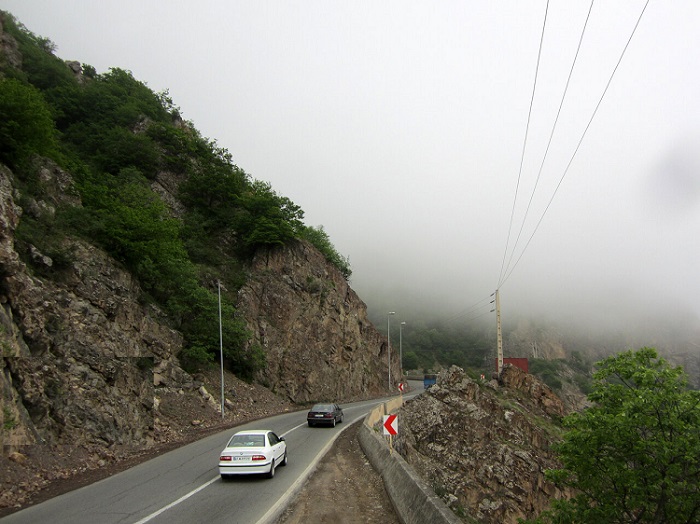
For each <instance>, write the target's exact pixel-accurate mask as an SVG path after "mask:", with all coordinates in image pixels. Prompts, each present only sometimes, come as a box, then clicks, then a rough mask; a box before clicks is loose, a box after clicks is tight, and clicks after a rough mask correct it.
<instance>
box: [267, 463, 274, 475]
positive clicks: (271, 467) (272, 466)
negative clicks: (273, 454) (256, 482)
mask: <svg viewBox="0 0 700 524" xmlns="http://www.w3.org/2000/svg"><path fill="white" fill-rule="evenodd" d="M274 476H275V459H272V463H271V464H270V472H269V473H268V474H267V478H270V479H271V478H272V477H274Z"/></svg>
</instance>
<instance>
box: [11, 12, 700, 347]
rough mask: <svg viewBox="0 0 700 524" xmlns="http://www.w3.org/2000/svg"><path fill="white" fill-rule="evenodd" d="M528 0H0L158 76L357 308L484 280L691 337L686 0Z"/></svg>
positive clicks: (30, 22)
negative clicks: (262, 190) (295, 209)
mask: <svg viewBox="0 0 700 524" xmlns="http://www.w3.org/2000/svg"><path fill="white" fill-rule="evenodd" d="M547 5H548V4H547V2H545V1H543V0H542V1H529V0H528V1H520V2H513V1H511V0H507V1H506V0H504V1H493V0H489V1H479V2H477V1H465V2H457V1H437V2H417V1H398V0H396V1H387V2H375V1H359V2H338V1H334V0H330V1H324V2H289V1H279V0H278V1H264V2H240V1H233V2H229V1H211V0H210V1H197V2H194V1H172V0H169V1H165V0H150V1H148V2H141V1H134V0H128V1H124V0H120V1H119V2H116V1H112V0H103V1H101V2H94V1H92V0H82V1H70V0H68V1H65V2H60V3H59V2H55V1H49V0H29V1H27V0H0V8H2V9H5V10H8V11H10V12H11V13H13V14H14V15H15V16H16V17H17V18H18V19H19V20H20V21H21V22H22V23H24V24H25V25H26V26H27V28H28V29H29V30H31V31H32V32H34V33H35V34H38V35H41V36H45V37H48V38H50V39H51V40H52V41H53V42H54V43H55V44H56V46H57V51H56V54H57V55H58V56H60V57H61V58H64V59H67V60H79V61H81V62H83V63H87V64H90V65H92V66H94V67H95V68H96V69H97V71H98V72H105V71H107V69H108V68H109V67H121V68H123V69H127V70H130V71H132V72H133V74H134V76H135V77H136V78H137V79H139V80H141V81H144V82H145V83H147V84H148V86H149V87H151V88H152V89H153V90H155V91H161V90H164V89H168V90H169V92H170V95H171V97H172V98H173V100H174V102H175V104H176V105H178V106H179V107H180V108H181V110H182V114H183V116H184V118H185V119H187V120H190V121H192V122H193V123H194V125H195V127H196V128H197V129H198V130H200V132H201V133H202V134H203V135H204V136H207V137H210V138H212V139H215V140H216V141H217V142H218V144H219V145H220V146H222V147H225V148H226V149H228V150H229V151H230V152H231V153H232V155H233V158H234V161H235V162H236V163H237V165H239V166H240V167H241V168H243V169H244V170H245V171H246V172H248V173H249V174H250V175H251V176H252V177H254V178H257V179H261V180H265V181H269V182H270V183H271V184H272V187H273V188H274V189H275V190H276V191H278V192H279V193H280V194H282V195H284V196H286V197H288V198H290V199H291V200H293V201H294V202H295V203H296V204H298V205H299V206H301V207H302V208H303V209H304V211H305V221H306V223H307V224H308V225H313V226H319V225H322V226H323V227H324V229H325V230H326V232H327V233H328V234H329V235H330V238H331V240H332V242H333V243H334V245H335V247H336V248H337V250H338V251H339V252H340V253H341V254H342V255H344V256H346V257H348V259H349V261H350V264H351V267H352V270H353V275H352V278H351V284H352V287H353V288H354V289H355V290H356V291H357V292H358V294H359V295H360V297H361V298H362V299H363V300H364V301H365V302H366V303H367V304H368V308H369V311H370V313H371V314H372V316H373V317H374V318H385V317H386V312H388V311H396V312H397V315H396V317H395V318H396V321H406V322H407V323H409V324H410V323H411V322H416V321H418V320H419V319H420V320H421V321H424V320H426V319H429V318H436V319H442V320H449V321H451V322H457V323H460V322H461V323H464V324H468V323H469V322H476V321H479V322H482V321H486V322H495V318H494V314H493V313H489V311H490V309H491V308H492V307H493V305H490V304H489V297H490V295H491V294H492V293H493V292H494V291H495V290H496V288H499V290H500V298H501V306H502V316H503V318H504V319H505V320H509V319H510V320H513V319H515V318H518V317H519V316H522V315H533V316H538V317H540V316H541V317H545V318H550V319H552V320H556V321H561V322H564V323H566V324H570V325H576V326H579V327H581V328H582V329H588V330H601V332H602V331H605V330H610V329H612V330H618V329H621V326H624V327H625V328H626V329H638V328H639V329H640V328H641V327H644V329H646V330H649V331H650V332H652V333H651V335H650V338H653V336H654V335H653V331H654V330H655V329H657V328H656V327H655V326H656V325H657V323H658V326H659V327H658V329H659V330H665V329H668V327H669V326H674V328H673V329H676V327H677V326H679V325H680V329H683V328H688V329H689V330H691V331H692V330H695V331H694V332H695V333H697V326H698V323H699V318H700V306H699V305H698V296H699V295H700V278H699V277H698V265H699V262H700V242H698V240H697V236H698V231H700V147H698V145H699V144H700V102H699V100H700V97H698V93H700V70H699V69H698V67H697V66H698V64H700V33H699V32H698V31H697V21H698V20H700V3H699V2H697V1H696V0H676V1H674V2H650V3H649V5H648V6H647V5H646V1H645V0H635V1H632V0H630V1H626V2H597V3H596V4H595V5H593V7H592V9H591V11H590V16H589V17H588V13H589V8H590V6H591V4H590V3H589V2H583V1H578V0H577V1H572V0H570V1H566V2H564V1H558V2H551V3H550V5H549V7H548V8H547ZM545 12H546V24H544V21H545ZM587 17H588V18H587ZM587 20H588V21H587ZM586 21H587V22H586ZM584 24H586V25H585V27H586V30H585V33H584V36H583V38H582V40H581V34H582V30H583V28H584ZM543 25H544V31H543ZM635 28H636V29H635ZM540 40H542V47H541V52H540ZM580 40H581V45H580V49H579V41H580ZM574 59H576V60H575V67H573V70H572V65H573V64H574ZM538 64H539V67H538ZM570 71H571V77H570V79H569V73H570ZM565 92H566V96H565V97H564V98H562V97H563V96H564V93H565ZM533 93H534V95H533ZM562 100H563V102H562ZM560 107H561V109H560ZM555 122H556V126H555ZM550 137H551V140H550ZM516 240H517V243H516ZM417 317H418V318H417ZM679 319H682V321H680V320H679Z"/></svg>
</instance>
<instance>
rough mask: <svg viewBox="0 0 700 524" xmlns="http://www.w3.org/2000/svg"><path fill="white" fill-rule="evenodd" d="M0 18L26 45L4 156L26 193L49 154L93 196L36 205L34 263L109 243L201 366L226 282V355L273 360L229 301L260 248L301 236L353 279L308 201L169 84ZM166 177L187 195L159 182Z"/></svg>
mask: <svg viewBox="0 0 700 524" xmlns="http://www.w3.org/2000/svg"><path fill="white" fill-rule="evenodd" d="M0 15H1V16H2V26H3V28H4V31H5V32H6V33H7V34H9V35H10V36H11V37H12V38H13V39H14V41H16V43H17V47H16V48H13V47H12V46H6V47H5V48H4V49H3V53H2V55H1V56H0V144H2V148H1V149H0V163H3V164H5V165H7V166H8V167H9V168H10V169H11V170H12V172H13V173H14V175H15V177H16V180H15V184H16V185H18V186H19V188H20V189H21V192H22V195H23V199H24V202H25V203H27V202H28V201H30V200H41V199H42V198H44V197H46V196H47V195H46V190H45V189H46V188H45V187H43V181H42V180H41V179H40V176H39V167H40V166H41V165H43V164H44V163H45V162H46V159H50V161H52V162H54V163H55V164H57V165H58V166H60V168H62V169H64V170H65V171H67V172H68V173H70V175H71V176H72V177H73V180H74V181H75V189H76V190H77V193H78V194H77V195H76V197H77V198H78V199H79V200H80V202H81V203H82V205H78V206H74V205H70V206H68V205H61V203H57V206H56V210H55V213H27V214H25V215H24V216H23V219H22V221H21V224H20V227H19V229H18V231H17V238H16V243H17V249H18V251H19V252H20V253H21V254H22V256H23V260H24V261H25V262H26V263H27V264H28V265H30V267H33V268H34V270H35V271H37V272H42V276H43V277H45V278H51V279H56V280H60V279H61V276H62V273H61V270H62V268H65V267H67V266H68V265H69V264H70V262H71V258H72V253H71V252H70V251H68V250H66V248H65V247H64V246H65V245H66V244H65V242H63V239H65V238H67V237H82V238H85V239H87V240H89V242H90V243H92V244H95V245H98V246H100V247H101V248H103V249H104V250H105V251H107V252H108V253H109V254H110V255H111V256H112V257H114V258H115V259H116V260H117V261H119V262H121V263H122V264H123V265H124V266H125V268H127V269H128V270H129V271H130V272H131V273H132V274H133V275H135V276H136V277H137V278H138V280H139V282H140V285H141V288H142V290H143V292H144V296H143V300H144V301H152V302H154V303H155V304H157V305H158V306H159V307H160V308H161V309H162V310H163V311H165V312H166V313H167V314H168V315H169V317H170V321H171V323H172V325H173V326H174V327H175V328H176V329H178V331H180V332H181V333H182V334H183V336H184V339H185V344H184V349H183V353H182V355H181V359H182V361H183V362H184V363H185V364H186V365H188V366H189V367H190V368H194V367H197V366H198V365H199V364H201V363H204V362H207V361H209V360H211V359H212V358H213V355H214V354H216V352H218V349H219V329H218V325H216V322H217V319H218V314H217V308H218V291H219V286H218V283H221V284H222V287H221V290H222V310H223V315H222V318H223V326H222V327H223V333H224V337H223V338H224V340H225V341H226V343H225V347H224V356H225V357H226V364H227V366H228V367H229V368H230V369H231V370H232V371H234V372H235V373H236V374H238V375H239V376H243V377H250V376H252V374H253V373H255V372H256V371H257V370H259V369H262V367H263V366H264V364H265V357H264V354H263V352H262V351H261V350H260V348H259V347H257V346H255V345H253V346H250V345H248V346H250V347H249V348H248V349H247V350H243V349H242V348H243V347H244V342H245V341H246V340H248V339H249V333H248V332H247V330H246V329H245V327H244V325H243V324H242V323H241V322H240V320H238V319H237V318H236V316H235V314H234V313H235V309H234V306H233V305H232V304H233V299H234V298H235V293H236V291H237V289H239V288H240V286H241V285H242V284H243V283H244V282H245V281H246V271H245V268H246V264H247V263H248V261H249V260H250V259H251V257H252V256H253V255H254V254H255V253H257V252H260V251H261V250H267V249H270V248H272V247H275V246H280V245H285V244H287V243H288V242H290V241H291V240H293V239H298V238H302V239H306V240H308V241H309V242H311V243H312V244H313V245H314V246H316V247H317V248H318V249H319V250H320V251H321V253H323V255H324V256H325V257H326V259H327V260H328V261H329V262H331V263H332V264H334V265H335V266H336V267H337V268H338V269H339V270H340V271H341V273H342V274H343V275H344V276H345V278H346V279H347V278H349V277H350V275H351V270H350V266H349V263H348V261H347V259H346V258H345V257H343V256H342V255H340V254H339V253H338V252H337V251H336V250H335V248H334V246H333V244H332V243H331V241H330V239H329V237H328V235H327V234H326V232H325V231H324V229H323V227H322V226H319V227H312V226H307V225H305V224H304V222H303V218H304V212H303V210H302V209H301V208H300V207H299V206H297V205H296V204H294V203H293V202H292V201H291V200H290V199H288V198H286V197H284V196H282V195H280V194H278V193H277V192H276V191H275V190H274V189H273V188H272V187H271V186H270V184H269V183H266V182H264V181H260V180H255V179H254V178H252V177H251V176H250V175H249V174H248V173H246V172H245V171H244V170H243V169H242V168H240V167H239V166H237V165H236V164H235V163H234V161H233V157H232V155H231V154H230V153H229V152H228V151H227V150H226V149H225V148H222V147H220V146H219V145H218V144H217V143H216V141H215V140H212V139H209V138H206V137H203V136H202V135H201V134H200V133H199V132H198V131H197V129H196V128H195V126H194V124H193V123H191V122H186V121H184V120H183V119H182V117H181V114H180V110H179V108H178V107H177V106H176V105H175V104H174V102H173V100H172V99H171V98H170V97H169V95H168V93H167V91H165V92H160V93H155V92H153V91H152V90H151V89H150V88H149V87H148V86H147V85H146V84H145V83H143V82H141V81H139V80H137V79H136V78H134V76H133V75H132V74H131V72H129V71H128V70H124V69H120V68H116V67H115V68H112V69H110V70H109V71H107V72H105V73H98V72H97V71H96V70H95V68H94V67H92V66H90V65H82V66H81V65H80V64H77V63H70V64H67V63H66V62H64V61H63V60H61V59H60V58H59V57H57V56H56V54H55V46H54V45H53V43H52V42H51V41H50V40H49V39H47V38H44V37H40V36H37V35H34V34H32V33H31V32H30V31H29V30H28V29H27V28H25V27H24V26H23V25H22V24H21V23H19V22H18V21H17V20H15V19H14V18H13V17H12V15H10V14H8V13H0ZM164 180H168V181H171V182H172V184H173V185H174V187H175V188H176V191H177V200H178V202H177V205H168V204H166V203H165V201H164V200H163V199H162V198H160V196H159V194H158V193H157V191H156V190H157V188H158V187H159V186H160V185H161V184H162V183H163V181H164ZM23 207H24V205H23ZM31 246H34V247H36V248H37V249H39V251H41V252H42V253H44V254H46V255H47V256H49V257H50V258H51V259H52V261H53V265H52V266H51V268H50V269H47V268H46V267H43V266H39V265H36V264H33V259H32V257H31V256H30V249H31Z"/></svg>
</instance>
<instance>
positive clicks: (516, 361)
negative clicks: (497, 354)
mask: <svg viewBox="0 0 700 524" xmlns="http://www.w3.org/2000/svg"><path fill="white" fill-rule="evenodd" d="M506 364H513V365H514V366H515V367H516V368H520V369H522V370H523V371H524V372H525V373H529V372H530V371H529V369H530V367H529V364H528V362H527V359H526V358H517V357H503V365H504V366H505V365H506ZM493 368H494V369H498V359H496V360H494V361H493Z"/></svg>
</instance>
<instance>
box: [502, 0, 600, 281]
mask: <svg viewBox="0 0 700 524" xmlns="http://www.w3.org/2000/svg"><path fill="white" fill-rule="evenodd" d="M594 2H595V0H591V5H590V7H589V8H588V14H587V15H586V21H585V22H584V24H583V28H582V29H581V36H580V37H579V40H578V47H577V48H576V54H575V55H574V60H573V62H572V63H571V69H569V76H568V77H567V79H566V85H565V86H564V92H563V93H562V97H561V101H560V102H559V109H558V110H557V116H556V118H555V119H554V124H552V130H551V132H550V133H549V141H548V142H547V147H546V149H545V152H544V156H543V157H542V162H541V163H540V168H539V171H538V172H537V178H536V179H535V185H534V187H533V188H532V193H531V194H530V200H529V201H528V203H527V208H526V209H525V215H524V216H523V220H522V223H521V224H520V230H519V231H518V236H517V237H516V239H515V242H514V243H513V249H512V251H511V252H510V257H509V258H508V263H507V264H506V266H505V270H504V269H503V267H501V274H500V277H499V281H498V287H500V286H501V285H502V283H503V282H502V281H501V280H500V279H501V278H503V276H504V271H506V272H507V271H508V268H509V267H510V264H511V262H512V260H513V255H514V254H515V249H516V247H517V246H518V242H520V236H521V235H522V233H523V229H524V228H525V222H526V221H527V216H528V214H529V212H530V208H531V206H532V200H533V199H534V198H535V192H536V191H537V186H538V184H539V182H540V177H541V176H542V169H543V168H544V163H545V161H546V159H547V155H548V153H549V148H550V146H551V145H552V139H553V138H554V132H555V130H556V128H557V123H558V122H559V116H560V115H561V110H562V107H563V106H564V100H565V99H566V93H567V92H568V90H569V84H570V83H571V77H572V76H573V73H574V68H575V67H576V61H577V60H578V55H579V52H580V51H581V44H582V43H583V37H584V35H585V33H586V27H587V26H588V21H589V20H590V17H591V11H592V10H593V4H594ZM528 118H529V117H528ZM520 169H521V170H522V160H521V165H520ZM519 180H520V175H518V183H519ZM513 208H515V203H514V206H513ZM512 220H513V216H512V215H511V225H512ZM508 235H509V239H510V230H509V231H508ZM506 248H507V244H506Z"/></svg>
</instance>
